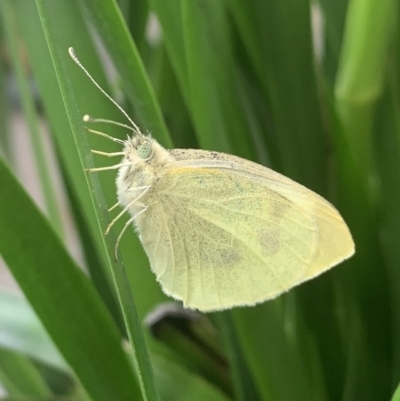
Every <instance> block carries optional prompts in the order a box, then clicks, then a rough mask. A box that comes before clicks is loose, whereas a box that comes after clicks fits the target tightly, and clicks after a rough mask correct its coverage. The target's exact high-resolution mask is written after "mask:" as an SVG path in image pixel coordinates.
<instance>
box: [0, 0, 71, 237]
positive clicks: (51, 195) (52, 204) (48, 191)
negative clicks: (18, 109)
mask: <svg viewBox="0 0 400 401" xmlns="http://www.w3.org/2000/svg"><path fill="white" fill-rule="evenodd" d="M0 5H1V8H0V10H1V13H0V14H1V15H2V20H3V25H4V28H5V33H6V39H7V45H8V49H9V52H10V55H11V58H12V62H13V66H14V70H15V72H16V78H17V84H18V88H19V92H20V95H21V101H22V108H23V110H24V114H25V117H26V121H27V123H28V127H29V132H30V137H31V139H32V144H33V150H34V155H35V162H36V166H37V168H38V172H39V177H40V182H41V189H42V191H43V195H44V199H45V205H46V209H47V211H48V214H49V218H50V221H51V222H52V224H53V225H54V229H55V230H56V232H57V233H58V234H59V235H60V237H63V236H64V233H63V231H64V228H63V224H62V221H61V213H60V208H59V206H58V201H57V199H56V196H55V195H56V194H55V192H54V185H53V182H52V180H51V177H50V169H49V166H48V163H47V161H46V159H47V158H46V155H45V150H44V143H43V139H42V136H41V132H40V128H39V121H38V117H37V114H36V110H35V105H34V100H33V96H32V93H31V90H30V88H29V83H28V79H27V76H26V74H25V72H24V70H23V65H22V60H21V53H20V52H19V49H18V40H19V38H20V35H19V32H18V31H17V22H16V17H17V16H16V14H15V10H14V9H13V8H12V7H11V2H10V1H8V0H5V1H3V2H1V4H0Z"/></svg>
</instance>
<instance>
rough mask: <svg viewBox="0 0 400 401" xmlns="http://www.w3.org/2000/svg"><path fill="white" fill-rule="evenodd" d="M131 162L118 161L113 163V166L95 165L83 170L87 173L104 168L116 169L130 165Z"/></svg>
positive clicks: (104, 169)
mask: <svg viewBox="0 0 400 401" xmlns="http://www.w3.org/2000/svg"><path fill="white" fill-rule="evenodd" d="M130 165H131V164H128V163H119V164H114V165H113V166H107V167H95V168H86V169H85V171H87V172H89V173H93V172H94V171H106V170H117V169H119V168H120V167H125V166H130Z"/></svg>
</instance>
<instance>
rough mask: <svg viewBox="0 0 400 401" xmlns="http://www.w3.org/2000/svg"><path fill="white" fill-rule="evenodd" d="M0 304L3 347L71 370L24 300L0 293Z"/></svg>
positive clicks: (59, 367) (1, 343)
mask: <svg viewBox="0 0 400 401" xmlns="http://www.w3.org/2000/svg"><path fill="white" fill-rule="evenodd" d="M0 305H1V308H0V347H2V348H8V349H10V350H14V351H16V352H18V353H20V354H24V355H26V356H28V357H30V358H32V359H35V360H37V361H40V362H42V363H44V364H47V365H49V366H52V367H55V368H57V369H59V370H61V371H65V372H69V371H70V368H69V366H68V365H67V363H66V362H65V360H64V359H63V357H62V356H61V355H60V352H59V351H58V350H57V348H56V347H55V345H54V343H53V342H52V341H51V339H50V337H49V335H48V334H47V333H46V331H45V329H44V327H43V325H42V323H41V322H40V321H39V319H38V318H37V316H36V315H35V313H34V311H33V310H32V308H31V307H30V306H29V304H28V303H27V301H26V300H25V299H24V298H22V297H21V296H17V295H12V294H9V293H7V292H2V291H0Z"/></svg>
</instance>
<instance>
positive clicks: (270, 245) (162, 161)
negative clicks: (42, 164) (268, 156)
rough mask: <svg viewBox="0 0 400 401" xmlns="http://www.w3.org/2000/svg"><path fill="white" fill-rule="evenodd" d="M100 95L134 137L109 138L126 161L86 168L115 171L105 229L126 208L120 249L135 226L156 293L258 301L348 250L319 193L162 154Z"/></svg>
mask: <svg viewBox="0 0 400 401" xmlns="http://www.w3.org/2000/svg"><path fill="white" fill-rule="evenodd" d="M71 52H72V54H71ZM70 54H71V56H73V58H74V60H75V62H76V63H77V64H78V65H79V66H80V67H81V68H82V69H83V70H84V71H85V73H86V74H87V75H88V76H89V78H90V79H91V80H92V81H93V82H94V83H95V85H96V86H97V87H99V86H98V84H97V83H96V82H95V81H94V79H93V78H92V77H91V76H90V75H89V73H88V72H87V71H86V70H85V69H84V67H82V66H81V64H80V63H79V61H78V60H77V59H76V56H75V54H74V53H73V50H72V51H71V50H70ZM99 89H100V90H101V91H102V92H103V93H104V94H105V95H106V96H107V97H108V98H109V99H110V100H111V101H112V102H113V103H114V104H116V106H117V107H118V108H119V109H120V110H121V111H122V112H123V113H124V115H125V116H126V117H127V118H128V119H129V121H130V122H131V124H132V127H130V126H126V127H129V128H130V129H132V131H133V135H132V137H129V138H128V139H126V140H125V141H122V140H119V139H115V138H114V139H113V140H114V141H116V142H119V143H120V144H121V145H122V146H123V150H122V151H121V152H117V153H115V154H114V155H116V156H117V155H121V156H122V160H121V162H120V163H119V164H117V165H115V166H111V167H103V168H94V169H91V171H101V170H105V169H110V168H118V175H117V180H116V187H117V197H118V203H117V205H119V206H121V207H122V208H123V210H122V212H121V213H120V214H119V215H118V216H117V218H116V219H114V220H113V221H112V223H111V224H110V226H109V227H108V230H109V228H110V227H111V226H112V225H113V223H114V222H115V221H116V220H117V219H118V218H119V217H120V216H122V215H123V214H124V213H126V212H128V213H129V214H130V216H131V217H130V218H129V220H128V221H127V223H126V224H125V226H124V228H123V230H122V232H121V234H120V235H119V237H118V240H117V243H118V242H119V240H120V238H121V236H122V234H123V232H124V231H125V230H126V229H127V227H129V226H131V225H132V224H133V225H134V227H135V229H136V232H137V233H138V236H139V238H140V241H141V243H142V245H143V248H144V250H145V252H146V254H147V256H148V259H149V262H150V266H151V269H152V271H153V272H154V273H155V275H156V279H157V281H158V282H159V283H160V284H161V288H162V289H163V291H164V292H165V293H166V294H167V295H169V296H171V297H173V298H175V299H178V300H181V301H182V302H183V304H184V306H185V307H187V308H192V309H198V310H201V311H216V310H223V309H229V308H232V307H236V306H244V305H254V304H257V303H260V302H263V301H265V300H268V299H271V298H274V297H276V296H278V295H280V294H281V293H283V292H285V291H288V290H289V289H290V288H292V287H294V286H297V285H299V284H300V283H302V282H304V281H307V280H310V279H312V278H314V277H316V276H318V275H320V274H321V273H323V272H325V271H326V270H328V269H330V268H331V267H333V266H335V265H337V264H338V263H340V262H342V261H343V260H345V259H347V258H349V257H350V256H351V255H353V254H354V251H355V247H354V242H353V239H352V236H351V234H350V231H349V229H348V227H347V225H346V223H345V222H344V220H343V218H342V217H341V216H340V214H339V212H338V211H337V210H336V209H335V208H334V206H333V205H331V204H330V203H329V202H328V201H326V200H325V199H324V198H322V197H321V196H319V195H318V194H316V193H315V192H313V191H311V190H309V189H307V188H306V187H304V186H302V185H300V184H298V183H296V182H294V181H293V180H291V179H289V178H287V177H285V176H283V175H281V174H279V173H277V172H275V171H273V170H271V169H269V168H267V167H264V166H262V165H259V164H257V163H254V162H251V161H248V160H245V159H242V158H240V157H237V156H233V155H230V154H225V153H220V152H213V151H206V150H196V149H171V150H168V149H164V148H163V147H162V146H161V145H160V144H159V143H158V142H157V141H156V140H155V139H154V138H152V137H151V136H150V135H144V134H142V133H141V131H140V129H139V128H138V127H137V126H136V124H135V123H134V122H133V121H132V120H131V119H130V118H129V116H127V114H126V113H125V112H124V111H123V110H122V109H121V108H120V106H119V105H118V104H117V103H116V102H115V101H114V100H113V99H111V98H110V97H109V96H108V95H107V94H106V93H105V92H104V91H103V89H102V88H100V87H99ZM86 121H94V120H91V119H90V118H89V117H86ZM96 121H105V120H96ZM119 125H121V124H119ZM122 125H123V124H122ZM89 131H92V132H94V133H99V132H98V131H93V130H89ZM99 134H100V135H103V136H106V137H108V136H107V135H106V134H103V133H99ZM95 153H100V154H104V153H103V152H95Z"/></svg>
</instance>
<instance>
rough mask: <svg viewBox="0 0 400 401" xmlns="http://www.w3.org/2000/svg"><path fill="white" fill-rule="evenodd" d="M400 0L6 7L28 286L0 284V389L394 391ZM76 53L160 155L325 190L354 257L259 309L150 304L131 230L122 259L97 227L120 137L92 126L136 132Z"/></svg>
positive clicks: (6, 183) (9, 188) (263, 398)
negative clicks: (243, 161) (199, 156)
mask: <svg viewBox="0 0 400 401" xmlns="http://www.w3.org/2000/svg"><path fill="white" fill-rule="evenodd" d="M399 6H400V4H399V1H398V0H349V1H347V0H319V1H317V0H316V1H307V0H286V1H281V0H245V1H244V0H120V1H113V0H69V1H64V0H36V1H33V0H30V1H26V0H2V1H1V2H0V16H1V19H0V21H1V30H0V41H1V42H0V46H1V47H0V50H1V52H0V151H1V158H0V254H1V256H2V258H3V262H4V267H3V270H4V271H5V272H9V273H11V274H12V276H13V277H14V279H15V282H16V283H17V284H18V287H19V289H20V290H21V292H20V291H19V290H15V289H14V291H12V290H11V287H10V285H9V284H7V283H8V282H9V280H6V273H1V275H0V383H1V393H0V394H2V395H1V396H0V397H3V398H4V399H6V400H9V401H11V400H37V401H40V400H61V399H62V400H65V401H69V400H79V401H80V400H92V401H103V400H104V401H106V400H108V401H110V400H112V401H128V400H148V401H154V400H163V401H164V400H167V401H169V400H171V401H172V400H174V401H175V400H177V401H180V400H182V401H183V400H185V401H186V400H187V401H192V400H193V401H196V400H215V401H222V400H237V401H245V400H246V401H247V400H251V401H253V400H255V401H293V400H295V401H303V400H304V401H325V400H326V401H336V400H341V401H362V400H371V401H379V400H393V401H399V400H400V390H399V391H397V392H396V388H397V385H398V383H399V381H400V36H399V35H400V29H399V16H400V14H399ZM70 46H73V47H74V48H75V50H76V53H77V55H78V57H79V58H80V60H81V62H82V63H83V64H84V65H85V67H86V68H87V69H88V70H89V71H90V73H91V74H92V75H93V76H94V77H95V79H96V80H97V81H98V82H99V83H100V85H101V86H102V87H104V88H105V89H106V91H107V92H108V93H110V94H111V95H112V96H113V98H115V99H116V100H117V101H118V102H119V103H120V104H121V105H122V106H123V107H124V109H125V110H127V112H128V113H129V115H130V116H132V118H133V120H134V121H135V122H136V123H137V124H138V125H139V126H140V127H141V128H142V130H143V131H148V132H151V133H152V135H153V136H154V137H155V138H156V139H157V140H158V141H159V142H160V143H161V144H162V145H163V146H165V147H167V148H171V147H181V148H182V147H184V148H187V147H191V148H197V147H199V148H204V149H213V150H217V151H225V152H229V153H233V154H236V155H238V156H242V157H245V158H248V159H251V160H254V161H257V162H259V163H261V164H263V165H266V166H268V167H271V168H273V169H275V170H277V171H279V172H282V173H283V174H285V175H287V176H289V177H291V178H293V179H295V180H296V181H298V182H300V183H302V184H304V185H306V186H307V187H309V188H310V189H312V190H314V191H316V192H317V193H319V194H321V195H322V196H324V197H325V198H327V199H329V200H330V201H331V202H332V203H333V204H334V205H335V206H336V207H337V208H338V209H339V211H340V212H341V214H342V215H343V217H344V218H345V220H346V222H347V223H348V225H349V227H350V230H351V232H352V234H353V236H354V240H355V243H356V255H355V256H354V257H353V258H351V259H350V260H348V261H346V262H345V263H343V264H341V265H340V266H338V267H335V268H334V269H333V270H332V271H330V272H328V273H326V274H324V275H322V276H321V277H318V278H317V279H315V280H313V281H311V282H308V283H305V284H303V285H301V286H300V287H298V288H295V289H293V290H292V291H290V292H289V293H287V294H285V295H283V296H281V297H279V298H278V299H276V300H273V301H270V302H267V303H264V304H262V305H258V306H256V307H252V308H237V309H234V310H232V311H227V312H220V313H212V314H208V315H200V314H196V313H188V312H185V311H182V310H180V309H179V308H178V307H177V306H176V305H173V304H167V305H164V306H163V307H162V308H161V309H160V305H161V304H162V303H164V302H166V301H168V299H167V297H166V296H165V295H163V293H162V291H161V289H160V287H159V285H158V284H157V283H156V280H155V277H154V275H153V273H152V272H151V271H150V268H149V266H148V262H147V259H146V257H145V255H144V253H143V251H142V249H141V246H140V244H139V242H138V239H137V237H136V236H135V234H134V232H133V230H128V231H127V233H126V234H125V236H124V237H123V239H122V242H121V246H120V251H121V253H120V255H121V257H120V262H115V261H113V258H112V255H113V247H114V244H115V235H114V234H113V233H111V235H110V236H109V237H107V238H106V239H104V238H103V236H102V234H101V233H102V231H104V229H105V227H106V226H107V224H108V222H109V221H110V217H109V213H108V212H107V208H108V207H110V206H112V205H113V204H114V203H115V202H116V196H115V184H114V180H115V171H109V172H104V173H102V174H91V175H90V176H87V175H85V173H84V168H87V167H92V166H94V165H96V166H105V165H110V164H112V163H113V161H112V160H110V159H108V158H104V157H101V156H95V157H94V158H93V157H92V155H91V152H90V149H96V150H102V151H107V152H112V151H118V150H119V147H118V145H117V144H115V143H112V142H110V141H107V140H106V139H104V138H101V137H97V136H94V135H91V136H90V137H88V136H87V131H86V130H85V127H84V125H83V122H82V116H83V115H84V114H90V115H92V116H94V117H101V118H108V119H112V120H115V121H120V122H122V123H126V120H125V118H124V116H123V115H122V114H121V113H120V112H119V111H118V110H117V109H116V108H115V107H114V106H113V105H112V104H111V103H110V102H109V101H108V100H107V99H106V98H105V97H104V96H103V95H101V94H100V92H99V91H98V89H97V88H96V87H95V86H94V85H93V84H92V83H91V82H90V81H89V79H88V78H87V77H86V76H85V75H84V74H83V72H82V71H81V70H80V69H79V68H78V67H77V66H76V65H75V64H74V63H73V61H72V60H71V59H70V57H69V55H68V51H67V49H68V48H69V47H70ZM91 128H95V129H99V130H101V131H104V132H107V133H108V134H110V135H113V136H115V137H118V138H122V139H125V138H126V134H127V130H126V129H123V128H120V127H115V126H110V125H101V124H98V125H96V126H91ZM104 159H106V160H104ZM21 183H22V184H21ZM122 225H123V222H120V223H119V224H117V225H116V227H115V228H114V230H113V231H114V232H116V233H118V232H119V230H120V229H121V227H122ZM110 255H111V257H110ZM5 266H6V267H5ZM5 269H6V270H5ZM3 270H2V271H3ZM13 288H15V286H13ZM22 294H23V295H22ZM154 308H157V309H156V311H154ZM150 312H151V314H150V316H149V313H150ZM128 340H129V341H128Z"/></svg>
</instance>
